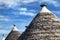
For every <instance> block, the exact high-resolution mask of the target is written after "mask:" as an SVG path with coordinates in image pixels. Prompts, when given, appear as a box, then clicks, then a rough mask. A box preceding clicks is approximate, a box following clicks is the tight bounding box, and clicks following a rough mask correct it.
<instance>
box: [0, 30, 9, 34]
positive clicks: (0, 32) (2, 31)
mask: <svg viewBox="0 0 60 40" xmlns="http://www.w3.org/2000/svg"><path fill="white" fill-rule="evenodd" d="M9 32H10V31H8V30H3V29H2V30H0V34H8V33H9Z"/></svg>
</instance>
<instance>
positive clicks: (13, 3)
mask: <svg viewBox="0 0 60 40" xmlns="http://www.w3.org/2000/svg"><path fill="white" fill-rule="evenodd" d="M31 2H40V3H42V2H47V3H48V2H49V3H48V4H53V5H55V6H56V7H57V6H59V4H60V3H59V2H58V1H56V0H0V5H2V4H4V5H6V7H8V8H14V7H17V6H18V5H23V4H28V3H31Z"/></svg>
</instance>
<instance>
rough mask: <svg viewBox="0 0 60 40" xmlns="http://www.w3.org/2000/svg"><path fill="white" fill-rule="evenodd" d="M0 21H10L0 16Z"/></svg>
mask: <svg viewBox="0 0 60 40" xmlns="http://www.w3.org/2000/svg"><path fill="white" fill-rule="evenodd" d="M0 21H10V19H9V18H8V17H7V16H3V15H0Z"/></svg>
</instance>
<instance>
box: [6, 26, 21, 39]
mask: <svg viewBox="0 0 60 40" xmlns="http://www.w3.org/2000/svg"><path fill="white" fill-rule="evenodd" d="M19 36H20V32H19V30H18V29H17V28H16V25H14V27H13V29H12V31H11V32H10V33H9V34H8V36H7V37H6V39H5V40H17V39H18V37H19Z"/></svg>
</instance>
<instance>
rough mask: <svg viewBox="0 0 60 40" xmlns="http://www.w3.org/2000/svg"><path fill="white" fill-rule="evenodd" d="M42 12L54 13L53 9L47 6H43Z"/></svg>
mask: <svg viewBox="0 0 60 40" xmlns="http://www.w3.org/2000/svg"><path fill="white" fill-rule="evenodd" d="M40 12H49V13H52V12H51V11H49V10H48V9H47V8H46V6H43V7H42V10H41V11H40Z"/></svg>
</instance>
